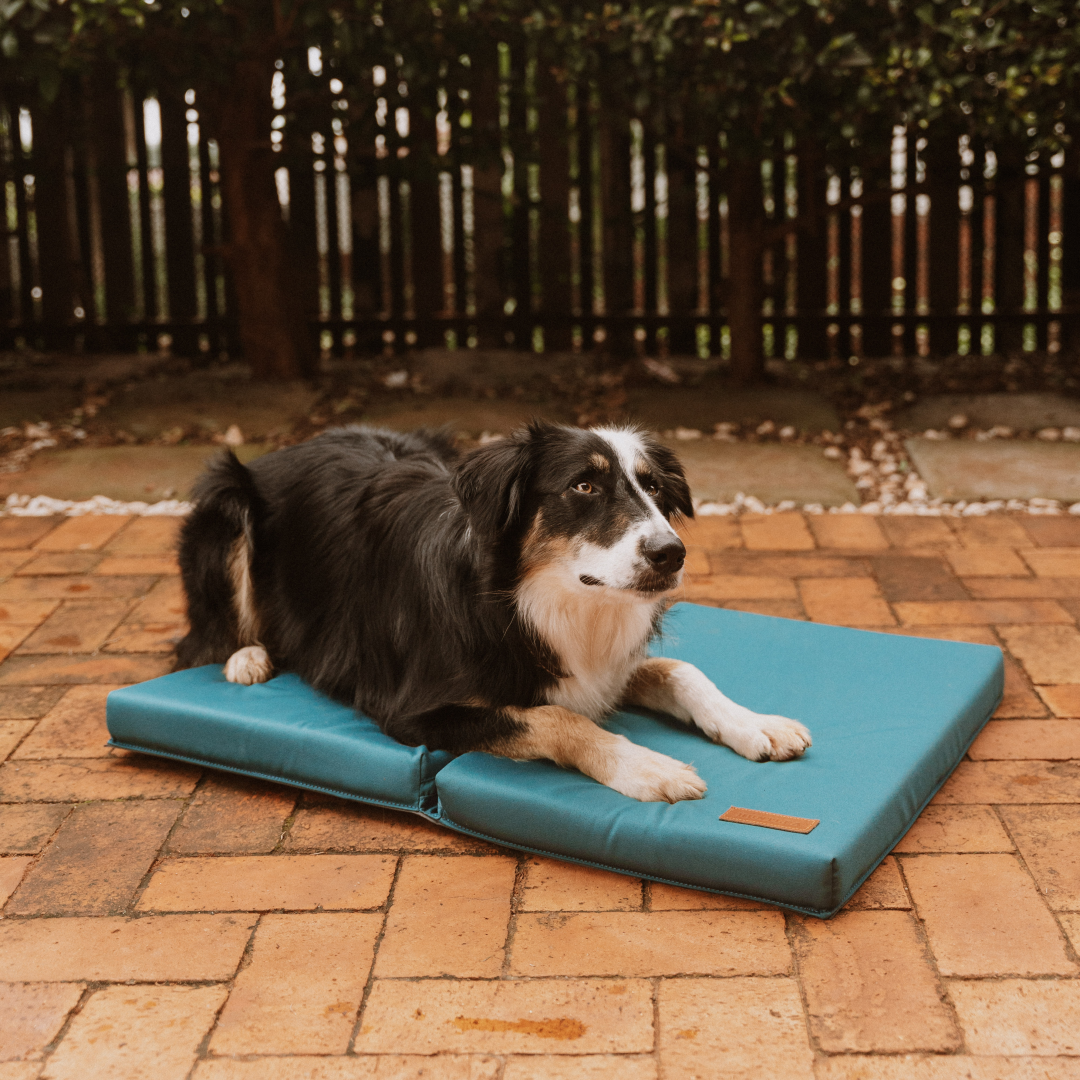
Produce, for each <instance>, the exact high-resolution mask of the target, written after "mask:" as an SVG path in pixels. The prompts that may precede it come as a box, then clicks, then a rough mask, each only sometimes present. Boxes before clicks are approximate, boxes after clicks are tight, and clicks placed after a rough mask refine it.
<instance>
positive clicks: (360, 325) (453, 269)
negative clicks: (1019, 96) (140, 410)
mask: <svg viewBox="0 0 1080 1080" xmlns="http://www.w3.org/2000/svg"><path fill="white" fill-rule="evenodd" d="M310 53H311V56H310V64H309V68H310V70H309V74H310V78H311V79H312V80H315V81H319V80H321V81H322V82H323V83H325V84H326V85H327V87H328V89H329V90H330V94H331V100H330V101H329V104H330V108H329V109H328V110H327V111H326V115H325V117H324V118H323V122H321V123H317V124H315V125H314V127H316V128H317V130H313V131H312V132H310V133H308V132H304V133H303V134H302V135H297V134H294V133H293V132H288V131H286V130H285V129H286V128H287V116H288V115H289V113H288V109H287V102H288V92H289V88H288V87H287V86H286V85H285V80H284V77H283V76H282V75H281V73H280V72H279V74H278V75H277V76H276V77H275V78H274V80H273V83H272V85H270V86H268V87H267V93H268V94H270V95H271V97H272V100H273V106H274V109H275V118H274V121H273V125H274V126H273V128H272V130H271V132H269V133H268V137H269V138H270V139H271V140H272V142H273V145H274V147H275V148H276V149H279V150H281V149H282V148H283V147H285V146H287V145H290V144H289V143H288V142H287V141H286V135H289V136H292V138H293V141H292V144H291V145H292V146H293V147H294V148H295V145H296V140H297V139H298V138H300V139H302V142H303V145H304V147H305V152H304V153H303V154H298V153H296V152H295V149H293V150H292V151H291V152H290V151H284V150H283V151H282V152H281V156H280V160H281V161H282V165H281V166H280V167H279V168H278V169H277V173H276V180H277V188H278V196H279V201H280V203H281V207H282V213H283V215H284V216H285V217H286V218H287V220H288V221H289V223H290V233H291V235H292V239H293V243H294V245H295V250H296V257H297V258H298V259H299V260H301V261H302V263H303V265H304V268H305V270H306V274H305V278H306V280H307V281H308V282H310V285H311V288H310V308H311V324H312V331H313V334H316V335H317V336H318V339H319V342H320V344H321V346H322V348H323V349H324V350H326V351H329V350H356V351H366V352H371V351H388V350H389V351H392V350H398V349H402V348H409V347H413V346H436V345H445V346H450V347H477V346H498V347H506V346H508V345H510V346H513V347H517V348H526V349H533V350H535V351H538V352H542V351H551V350H588V349H590V348H594V347H597V346H600V347H602V348H604V349H609V350H612V351H616V352H623V353H630V352H634V351H638V352H643V351H644V352H650V353H661V354H662V353H664V352H667V351H670V352H677V353H696V354H698V355H699V356H702V357H707V356H715V357H721V358H722V357H724V356H725V355H726V353H727V350H728V342H729V338H728V330H727V325H726V299H727V295H728V290H729V287H730V281H731V266H730V261H731V256H730V243H729V211H728V200H727V194H726V189H725V145H724V142H723V139H722V137H721V136H720V135H719V134H716V135H715V136H714V137H712V138H711V139H705V138H702V140H701V142H700V145H693V146H690V147H687V146H686V145H685V139H682V140H676V139H675V138H674V136H671V137H669V136H668V133H666V132H665V131H664V130H663V129H662V128H661V126H660V125H659V124H658V123H657V122H656V121H655V120H654V119H653V120H651V121H650V120H647V119H645V118H642V119H634V120H631V121H630V122H629V124H625V123H621V122H615V121H613V120H612V119H610V118H609V116H608V115H607V114H606V112H605V108H604V91H603V87H602V86H598V85H596V84H588V83H582V84H575V83H570V84H559V83H557V82H555V81H554V80H553V79H552V78H550V77H549V76H547V75H545V74H544V73H543V72H541V71H540V70H539V69H538V65H537V62H536V59H535V57H531V56H530V55H529V53H528V51H527V50H525V49H517V50H511V48H510V47H509V46H505V45H500V46H499V48H498V50H497V53H495V54H494V55H492V56H491V57H490V58H489V59H490V64H489V69H486V70H485V69H484V65H483V64H482V63H480V62H479V60H477V61H475V62H473V63H471V64H470V65H469V66H468V67H465V66H463V67H462V70H461V71H458V72H452V73H450V74H449V75H448V76H447V79H446V81H445V86H442V87H440V88H439V89H438V90H437V92H436V94H435V97H434V100H432V101H428V102H425V101H422V100H418V97H419V95H418V94H417V93H412V94H410V89H409V87H408V85H407V84H406V83H405V82H404V81H403V80H402V79H401V78H400V77H399V74H398V73H397V71H396V70H395V66H394V61H393V59H392V58H391V59H390V60H389V61H388V63H387V64H386V65H385V66H376V67H375V68H373V69H372V70H371V72H370V82H369V83H368V84H367V85H366V86H365V87H363V88H362V89H360V90H357V89H356V88H352V89H351V90H350V91H346V89H345V87H344V86H343V84H342V83H341V82H340V81H339V80H337V79H334V77H333V72H332V70H331V71H327V72H323V71H322V61H321V57H320V56H319V55H318V50H311V51H310ZM358 98H360V99H361V100H358ZM198 108H199V103H198V101H197V100H196V98H195V92H194V91H188V93H187V95H186V97H185V99H184V100H180V99H176V100H170V99H166V98H164V97H163V98H161V99H159V98H157V97H155V96H153V95H151V94H139V93H132V92H130V91H118V90H115V89H113V88H112V84H111V83H109V84H105V85H100V84H96V85H95V86H93V87H92V88H90V89H88V90H87V92H86V93H84V94H80V95H77V96H73V97H71V98H70V99H68V100H66V102H65V104H64V106H63V107H62V108H54V109H52V110H45V109H44V108H43V107H41V106H40V105H39V104H38V103H36V102H35V101H33V100H19V99H17V98H15V97H11V96H8V97H6V98H0V182H2V184H3V189H4V194H3V198H4V207H5V236H4V243H3V248H2V251H0V346H3V347H8V348H10V347H12V346H17V345H19V344H23V343H25V344H28V345H33V346H37V347H45V348H72V347H86V348H90V349H136V348H151V349H153V348H160V347H169V348H171V349H173V350H174V351H176V352H179V353H182V354H189V355H197V354H199V353H202V354H209V355H211V356H217V355H220V354H222V353H229V352H235V351H236V333H235V326H234V322H233V312H234V310H235V305H234V300H233V297H232V292H231V284H230V280H229V274H228V269H227V267H226V264H225V260H224V258H223V245H224V243H225V240H226V236H227V225H228V223H227V221H226V220H225V218H224V214H223V207H222V201H221V191H220V162H219V148H218V146H217V145H216V143H215V142H214V141H213V140H212V139H209V138H207V137H206V135H205V133H204V131H203V130H202V126H201V124H200V119H199V111H198ZM358 114H359V115H363V116H366V117H371V118H373V120H374V123H373V124H372V123H370V122H368V123H358V122H355V119H354V118H355V117H356V116H357V115H358ZM699 126H700V127H701V128H702V130H707V124H704V125H699ZM484 132H486V133H487V135H488V136H489V142H490V143H491V144H492V148H493V150H494V152H493V153H485V152H484V151H483V148H482V145H481V143H482V133H484ZM309 136H310V143H309V142H308V138H309ZM308 147H310V149H307V148H308ZM761 170H762V171H761V177H762V197H763V202H764V208H765V213H766V222H767V227H768V229H769V235H770V237H771V238H772V241H773V242H770V244H769V245H768V247H767V250H766V255H765V262H764V268H763V278H764V280H763V286H764V296H765V299H764V304H763V309H762V335H763V342H764V347H765V352H766V355H767V356H771V357H774V358H786V359H795V358H826V357H838V358H842V359H852V360H854V361H856V362H857V360H858V358H860V357H863V356H888V355H897V356H899V355H908V356H910V355H918V356H949V355H954V354H958V353H959V354H968V353H984V354H990V353H994V352H1017V353H1022V352H1029V353H1031V352H1036V351H1043V350H1045V351H1047V352H1049V353H1051V354H1053V353H1058V352H1060V351H1062V350H1070V351H1075V350H1076V349H1077V348H1080V243H1077V242H1076V241H1075V240H1074V239H1073V235H1074V233H1075V230H1076V227H1077V225H1078V224H1080V178H1078V169H1077V161H1076V160H1069V161H1066V157H1065V155H1063V154H1059V155H1057V156H1055V157H1053V158H1050V159H1046V158H1042V159H1040V158H1038V157H1037V156H1036V157H1030V158H1029V160H1027V161H1026V162H1025V164H1024V166H1023V172H1022V173H1019V174H1016V175H1008V176H1007V175H1004V174H1003V170H1002V168H1001V166H1000V163H999V162H998V161H997V158H996V156H995V153H994V150H993V148H992V147H990V146H982V145H976V144H974V143H972V142H971V141H970V140H968V139H967V138H965V137H961V138H960V139H959V141H957V140H956V139H955V138H954V139H953V140H952V141H951V143H950V142H949V141H946V140H943V139H941V138H938V139H936V140H935V138H934V136H933V134H932V133H930V134H923V133H912V132H908V131H906V130H904V129H903V128H896V129H894V131H893V135H892V152H891V156H890V159H889V160H888V161H885V162H881V163H875V162H869V161H868V162H864V163H861V164H860V165H859V166H857V167H853V166H850V165H846V166H844V167H843V168H840V167H835V168H834V167H831V166H829V165H828V164H827V163H821V162H817V161H816V160H815V161H814V162H810V161H809V159H807V158H806V157H805V156H804V155H800V148H799V147H798V145H797V144H796V143H795V142H794V140H792V141H791V142H790V143H789V145H787V146H784V147H763V148H762V155H761Z"/></svg>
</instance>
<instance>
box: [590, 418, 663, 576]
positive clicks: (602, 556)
mask: <svg viewBox="0 0 1080 1080" xmlns="http://www.w3.org/2000/svg"><path fill="white" fill-rule="evenodd" d="M591 430H592V433H593V434H594V435H599V436H600V438H601V439H603V440H604V442H605V443H607V445H608V447H609V449H610V450H611V453H612V455H613V456H614V457H615V458H617V459H618V462H619V465H620V466H621V467H622V471H623V472H624V473H625V475H626V478H627V482H628V483H629V484H630V486H631V487H632V488H633V489H634V490H635V491H636V492H637V493H638V495H639V496H640V499H641V502H642V503H643V504H644V508H645V511H646V513H647V517H644V518H643V519H642V520H641V521H639V522H637V523H636V524H635V525H634V526H633V527H632V528H630V529H628V530H627V532H626V533H624V534H623V536H622V537H621V538H620V539H619V540H618V542H617V543H615V544H612V545H611V547H606V548H605V547H601V546H600V545H599V544H589V543H585V544H582V545H581V546H580V547H579V548H578V550H577V552H576V559H575V563H576V573H578V574H587V575H588V576H590V577H594V578H596V579H597V580H598V581H601V582H603V584H605V585H609V586H612V587H613V588H616V589H629V588H633V584H634V581H635V579H636V578H637V576H638V574H639V573H640V572H641V571H642V570H645V569H647V568H648V563H647V561H646V559H645V558H644V556H642V554H641V549H640V544H641V541H642V540H643V539H644V538H645V537H646V536H652V537H655V536H657V534H662V535H664V536H668V537H670V538H671V539H677V534H676V532H675V530H674V529H673V528H672V527H671V525H670V523H669V522H668V520H667V518H665V517H664V515H663V514H662V513H661V512H660V508H659V507H658V506H657V505H656V503H655V502H654V501H653V500H652V498H651V497H650V496H648V495H646V494H645V489H644V488H643V487H642V486H641V482H640V481H639V480H638V475H637V471H636V466H637V463H638V462H639V461H644V460H646V453H645V447H644V445H643V444H642V442H641V438H640V436H639V435H638V434H637V432H635V431H631V430H628V429H626V428H609V427H600V428H592V429H591Z"/></svg>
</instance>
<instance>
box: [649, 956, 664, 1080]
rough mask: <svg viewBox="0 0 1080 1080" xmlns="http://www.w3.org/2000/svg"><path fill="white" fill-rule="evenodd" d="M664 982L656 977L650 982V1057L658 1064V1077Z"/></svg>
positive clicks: (657, 1072)
mask: <svg viewBox="0 0 1080 1080" xmlns="http://www.w3.org/2000/svg"><path fill="white" fill-rule="evenodd" d="M663 985H664V980H663V979H662V978H661V977H660V976H656V977H654V978H652V979H650V980H649V997H650V1000H651V1002H652V1030H653V1035H652V1051H651V1052H650V1055H649V1056H650V1057H651V1058H652V1059H653V1060H654V1061H655V1062H656V1075H657V1076H660V1075H662V1073H661V1069H662V1065H661V1061H660V991H661V989H662V988H663Z"/></svg>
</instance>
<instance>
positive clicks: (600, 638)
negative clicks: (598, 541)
mask: <svg viewBox="0 0 1080 1080" xmlns="http://www.w3.org/2000/svg"><path fill="white" fill-rule="evenodd" d="M575 565H576V563H575V562H573V561H569V562H564V561H562V560H557V561H555V562H552V563H549V564H547V565H546V566H544V567H542V568H540V569H539V570H537V571H536V572H535V573H532V574H530V575H529V576H528V577H527V578H526V579H525V581H523V582H522V583H521V585H520V586H519V588H518V591H517V607H518V611H519V612H520V613H521V615H522V617H523V618H524V619H525V620H526V621H527V622H528V623H529V624H530V625H531V626H532V627H533V628H534V629H535V631H536V632H537V634H538V635H539V636H540V638H541V639H542V640H544V641H546V642H547V643H548V644H549V645H550V646H551V648H553V649H554V650H555V653H556V654H557V655H558V657H559V660H560V662H561V664H562V668H563V670H564V671H565V672H567V676H566V678H564V679H560V680H559V682H558V684H557V685H556V686H555V687H554V688H553V689H552V690H550V691H549V692H548V694H547V702H548V704H551V705H562V706H563V707H564V708H567V709H572V710H573V711H574V712H578V713H581V714H582V715H583V716H587V717H589V718H590V719H592V720H601V719H603V717H604V716H606V715H607V714H608V713H609V712H611V710H612V709H614V708H615V706H616V705H617V704H618V703H619V700H620V698H621V697H622V693H623V690H624V689H625V687H626V684H627V682H628V681H629V679H630V676H631V674H632V673H633V671H634V669H635V668H636V667H637V666H638V664H640V663H641V661H642V660H643V659H644V657H645V645H646V643H647V642H648V640H649V633H650V630H651V629H652V621H653V616H654V614H655V612H656V609H657V605H658V601H657V600H655V599H654V600H649V599H648V598H647V597H644V596H642V595H641V594H640V593H632V592H624V591H618V590H614V589H601V588H598V587H597V586H595V585H583V584H582V583H581V582H580V581H579V580H578V577H577V571H576V570H575V569H574V567H575Z"/></svg>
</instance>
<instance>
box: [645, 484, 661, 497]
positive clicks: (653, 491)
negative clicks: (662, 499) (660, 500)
mask: <svg viewBox="0 0 1080 1080" xmlns="http://www.w3.org/2000/svg"><path fill="white" fill-rule="evenodd" d="M645 494H646V495H649V496H651V497H655V496H657V495H659V494H660V489H659V488H658V487H657V486H656V483H655V482H654V481H652V480H650V481H649V482H648V483H647V484H646V485H645Z"/></svg>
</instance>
